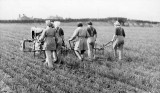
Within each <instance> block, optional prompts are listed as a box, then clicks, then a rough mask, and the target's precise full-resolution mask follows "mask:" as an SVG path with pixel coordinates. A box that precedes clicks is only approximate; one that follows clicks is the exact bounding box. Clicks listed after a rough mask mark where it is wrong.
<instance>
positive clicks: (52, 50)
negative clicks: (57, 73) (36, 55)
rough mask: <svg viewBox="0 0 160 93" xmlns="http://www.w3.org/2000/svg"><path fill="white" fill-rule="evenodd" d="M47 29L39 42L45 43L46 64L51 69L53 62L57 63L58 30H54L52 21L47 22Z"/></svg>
mask: <svg viewBox="0 0 160 93" xmlns="http://www.w3.org/2000/svg"><path fill="white" fill-rule="evenodd" d="M46 26H47V27H46V28H45V29H44V31H43V32H42V35H41V36H40V38H39V41H44V46H43V48H44V50H45V54H46V62H45V63H44V65H48V67H49V68H53V61H54V62H55V61H57V56H56V29H55V28H52V24H51V22H50V20H46Z"/></svg>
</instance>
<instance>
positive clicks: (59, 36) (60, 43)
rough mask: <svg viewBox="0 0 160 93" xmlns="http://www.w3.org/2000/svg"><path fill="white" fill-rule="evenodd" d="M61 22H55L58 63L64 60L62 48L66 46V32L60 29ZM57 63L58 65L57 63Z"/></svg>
mask: <svg viewBox="0 0 160 93" xmlns="http://www.w3.org/2000/svg"><path fill="white" fill-rule="evenodd" d="M60 24H61V23H60V21H54V28H55V29H56V37H57V50H56V52H57V57H58V61H57V62H61V60H62V51H61V50H62V46H64V32H63V29H62V28H61V27H60ZM57 62H56V63H57Z"/></svg>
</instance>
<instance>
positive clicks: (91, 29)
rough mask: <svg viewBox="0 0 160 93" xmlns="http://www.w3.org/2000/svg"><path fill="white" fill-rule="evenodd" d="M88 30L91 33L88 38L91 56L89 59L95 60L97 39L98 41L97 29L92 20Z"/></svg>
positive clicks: (89, 55) (89, 54)
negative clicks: (94, 52) (94, 51)
mask: <svg viewBox="0 0 160 93" xmlns="http://www.w3.org/2000/svg"><path fill="white" fill-rule="evenodd" d="M87 31H88V33H89V37H88V39H87V45H88V57H89V60H91V61H92V60H93V56H94V54H93V48H94V45H95V41H96V38H97V31H96V29H95V28H94V27H93V26H92V22H89V23H88V27H87Z"/></svg>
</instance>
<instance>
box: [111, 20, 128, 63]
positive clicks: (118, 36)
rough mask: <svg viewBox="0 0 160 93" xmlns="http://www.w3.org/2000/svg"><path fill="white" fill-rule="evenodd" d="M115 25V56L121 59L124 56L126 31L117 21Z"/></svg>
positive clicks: (113, 39) (113, 40)
mask: <svg viewBox="0 0 160 93" xmlns="http://www.w3.org/2000/svg"><path fill="white" fill-rule="evenodd" d="M114 27H115V34H114V35H113V38H112V40H111V41H112V42H113V49H114V56H115V57H116V58H117V57H119V58H118V59H119V60H122V58H123V45H124V38H125V36H126V35H125V32H124V29H123V28H122V27H121V25H120V23H119V22H118V21H116V22H115V23H114ZM117 51H118V52H119V56H118V55H117Z"/></svg>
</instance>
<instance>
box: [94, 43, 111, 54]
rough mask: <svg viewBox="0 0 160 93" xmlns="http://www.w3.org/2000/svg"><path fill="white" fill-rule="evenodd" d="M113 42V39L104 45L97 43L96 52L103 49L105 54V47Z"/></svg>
mask: <svg viewBox="0 0 160 93" xmlns="http://www.w3.org/2000/svg"><path fill="white" fill-rule="evenodd" d="M112 43H113V42H112V41H109V42H108V43H106V44H103V45H98V44H97V43H96V44H95V47H94V51H95V54H96V53H97V51H101V54H103V55H104V49H105V48H106V47H109V46H111V45H112Z"/></svg>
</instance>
